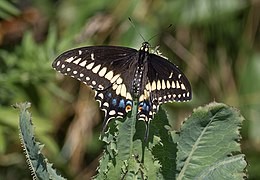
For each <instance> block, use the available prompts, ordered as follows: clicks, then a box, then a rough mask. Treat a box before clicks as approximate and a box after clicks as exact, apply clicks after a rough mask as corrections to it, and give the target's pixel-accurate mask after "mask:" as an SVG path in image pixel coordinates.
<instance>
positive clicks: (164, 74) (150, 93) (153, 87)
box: [139, 54, 192, 122]
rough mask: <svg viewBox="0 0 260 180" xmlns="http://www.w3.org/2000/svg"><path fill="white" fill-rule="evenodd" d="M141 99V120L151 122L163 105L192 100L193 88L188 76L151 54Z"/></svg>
mask: <svg viewBox="0 0 260 180" xmlns="http://www.w3.org/2000/svg"><path fill="white" fill-rule="evenodd" d="M146 75H147V76H145V78H144V79H143V82H144V84H143V88H142V90H143V94H142V95H141V96H140V98H139V119H140V120H144V121H146V122H149V121H150V120H151V119H152V118H153V116H154V114H155V113H157V111H158V109H159V105H160V104H162V103H167V102H172V101H177V102H183V101H188V100H191V98H192V94H191V86H190V83H189V81H188V79H187V78H186V76H185V75H184V74H183V73H182V72H181V71H180V70H179V69H178V68H177V66H175V65H174V64H172V63H171V62H170V61H168V60H167V59H164V58H163V57H160V56H158V55H155V54H149V56H148V61H147V72H146Z"/></svg>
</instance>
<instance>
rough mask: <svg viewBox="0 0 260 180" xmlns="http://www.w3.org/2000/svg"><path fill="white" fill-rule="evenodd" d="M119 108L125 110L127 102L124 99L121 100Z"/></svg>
mask: <svg viewBox="0 0 260 180" xmlns="http://www.w3.org/2000/svg"><path fill="white" fill-rule="evenodd" d="M119 107H120V108H125V101H124V100H123V99H121V100H120V102H119Z"/></svg>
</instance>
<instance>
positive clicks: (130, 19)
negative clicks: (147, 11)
mask: <svg viewBox="0 0 260 180" xmlns="http://www.w3.org/2000/svg"><path fill="white" fill-rule="evenodd" d="M128 20H129V21H130V23H131V25H132V26H133V28H134V29H135V31H136V32H137V33H138V34H139V35H140V36H141V38H142V39H143V41H144V42H148V41H146V40H145V38H144V37H143V35H142V34H141V33H140V32H139V31H138V29H137V28H136V26H135V25H134V23H133V21H132V19H131V18H130V17H129V18H128Z"/></svg>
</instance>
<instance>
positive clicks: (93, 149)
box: [0, 0, 260, 180]
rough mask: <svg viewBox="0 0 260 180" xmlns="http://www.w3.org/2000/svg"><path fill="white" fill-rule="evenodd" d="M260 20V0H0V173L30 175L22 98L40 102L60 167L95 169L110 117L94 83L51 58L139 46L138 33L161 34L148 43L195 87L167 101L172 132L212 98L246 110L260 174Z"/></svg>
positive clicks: (255, 173) (245, 145) (44, 130)
mask: <svg viewBox="0 0 260 180" xmlns="http://www.w3.org/2000/svg"><path fill="white" fill-rule="evenodd" d="M128 17H131V19H132V20H133V23H134V25H135V26H136V29H134V28H133V27H132V25H131V23H130V22H129V20H128ZM259 19H260V1H259V0H251V1H250V0H196V1H193V0H131V1H126V0H110V1H107V0H45V1H37V0H12V1H8V0H1V1H0V179H8V180H9V179H10V180H12V179H31V176H30V172H29V169H28V166H27V164H26V160H25V157H24V155H23V153H22V151H23V150H22V147H21V145H20V142H19V136H18V111H17V110H14V109H13V108H12V107H11V105H12V104H14V103H16V102H24V101H30V102H32V108H31V111H32V115H33V123H34V125H35V127H36V128H35V131H36V138H37V140H38V141H40V142H42V143H44V144H45V148H44V153H45V155H46V156H47V157H48V159H49V160H50V162H53V163H54V167H55V168H56V169H58V170H59V172H60V173H61V174H62V175H63V176H65V177H67V178H68V179H78V180H79V179H89V178H90V177H91V176H93V175H94V174H95V173H96V171H95V170H96V168H97V166H98V159H99V157H100V156H101V154H102V148H103V144H102V143H101V142H100V141H99V140H98V136H99V133H100V130H101V124H102V116H103V114H102V113H101V112H100V110H99V108H98V105H97V103H96V102H95V101H94V98H93V92H92V91H91V90H90V89H89V88H88V87H86V86H84V85H82V84H80V83H79V82H78V81H76V80H74V79H72V78H68V77H65V76H62V75H60V74H58V73H56V72H55V71H54V70H53V69H52V68H51V63H52V61H53V60H54V59H55V57H57V56H58V55H59V54H60V53H62V52H63V51H65V50H68V49H71V48H75V47H79V46H91V45H101V44H105V45H119V46H127V47H132V48H136V49H139V48H140V46H141V43H142V41H143V40H142V38H141V37H140V35H139V34H138V32H137V31H139V32H140V33H141V34H142V35H143V36H144V37H145V38H146V39H147V40H148V39H149V38H151V37H152V36H154V35H157V36H156V37H155V38H153V39H152V40H151V41H150V44H151V45H152V46H154V47H155V46H157V45H160V51H161V52H162V53H163V55H164V56H167V57H168V58H169V59H170V60H171V61H172V62H173V63H175V64H176V65H178V66H179V67H180V69H181V70H182V71H183V72H184V73H185V74H186V75H187V77H188V79H189V80H190V82H191V84H192V89H193V100H192V101H191V102H188V103H168V104H167V105H163V106H164V108H165V109H166V110H167V112H168V113H170V114H171V116H170V117H171V119H170V121H171V122H170V123H171V124H172V127H173V129H176V130H178V129H179V127H180V124H181V122H182V121H183V120H184V118H185V117H187V116H188V115H189V114H191V112H192V109H193V108H196V107H198V106H202V105H205V104H207V103H209V102H212V101H217V102H223V103H226V104H228V105H231V106H234V107H236V108H238V109H239V110H240V111H241V113H242V114H243V116H244V117H245V119H246V120H245V121H244V124H243V127H242V130H241V134H242V137H243V139H242V142H241V144H242V145H241V147H242V151H243V153H245V154H246V159H247V161H248V163H249V166H248V174H249V179H260V171H259V170H260V41H259V40H260V33H259ZM170 24H172V27H171V28H167V27H168V26H169V25H170Z"/></svg>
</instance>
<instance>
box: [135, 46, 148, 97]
mask: <svg viewBox="0 0 260 180" xmlns="http://www.w3.org/2000/svg"><path fill="white" fill-rule="evenodd" d="M149 46H150V45H149V43H148V42H144V43H143V45H142V47H141V48H140V50H139V58H138V63H137V64H138V66H137V67H136V70H135V73H134V79H133V95H134V98H138V97H139V96H140V94H141V85H142V79H143V76H144V72H145V71H144V68H145V64H146V61H147V58H148V55H149Z"/></svg>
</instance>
